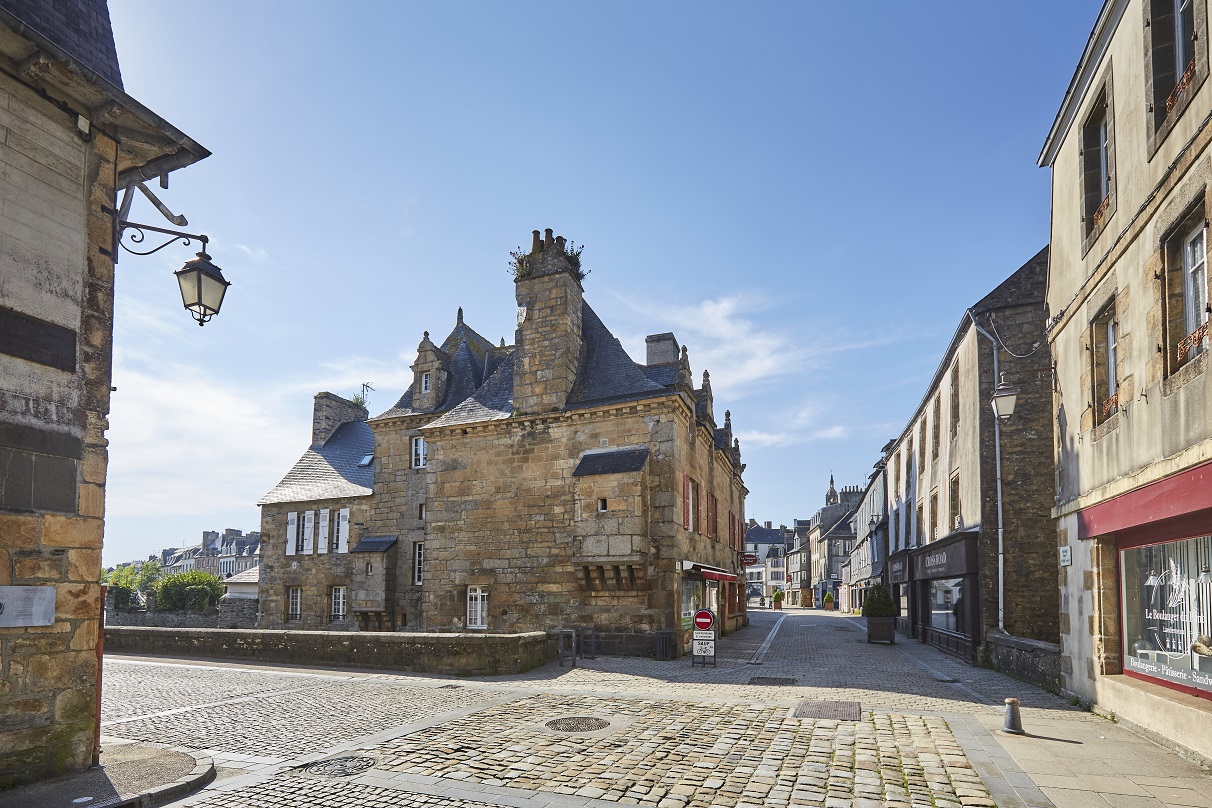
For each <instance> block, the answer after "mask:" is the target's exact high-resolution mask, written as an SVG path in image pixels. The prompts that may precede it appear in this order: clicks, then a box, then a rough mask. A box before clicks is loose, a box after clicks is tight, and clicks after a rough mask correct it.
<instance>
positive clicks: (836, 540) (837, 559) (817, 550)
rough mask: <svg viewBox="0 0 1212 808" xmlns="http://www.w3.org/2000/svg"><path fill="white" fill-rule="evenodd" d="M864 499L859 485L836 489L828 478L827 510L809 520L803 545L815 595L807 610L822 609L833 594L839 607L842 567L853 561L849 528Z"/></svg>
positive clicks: (852, 543) (824, 508) (819, 512)
mask: <svg viewBox="0 0 1212 808" xmlns="http://www.w3.org/2000/svg"><path fill="white" fill-rule="evenodd" d="M862 498H863V489H862V488H861V487H860V486H857V485H846V486H842V490H841V491H838V490H837V489H836V488H834V487H833V475H832V474H830V475H829V490H828V491H826V492H825V507H823V508H821V509H820V510H818V511H817V512H816V513H814V514H813V515H812V518H811V519H809V520H808V535H807V537H806V538H805V540H804V543H805V544H806V545H807V547H808V553H809V555H810V556H811V561H810V564H811V569H812V593H811V598H810V599H809V600H808V602H805V603H804V604H803V605H805V606H813V605H815V606H823V605H824V603H825V595H826V593H832V595H833V602H834V603H835V604H837V603H838V601H839V598H840V596H841V587H842V564H844V563H845V562H846V561H848V560H849V559H850V553H851V552H852V551H853V550H854V539H855V536H854V529H853V526H852V525H851V524H850V520H851V518H852V517H853V516H854V509H855V508H857V507H858V504H859V501H860V500H861V499H862Z"/></svg>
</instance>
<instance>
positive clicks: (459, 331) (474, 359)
mask: <svg viewBox="0 0 1212 808" xmlns="http://www.w3.org/2000/svg"><path fill="white" fill-rule="evenodd" d="M438 350H440V351H441V352H442V353H443V354H445V355H446V356H445V359H444V361H443V364H444V365H445V367H446V371H447V373H448V374H449V376H448V377H447V381H446V393H445V396H444V397H443V399H442V401H441V403H439V404H438V406H436V407H434V408H433V409H432V410H418V409H415V408H414V407H413V404H412V394H413V389H412V385H409V386H408V389H407V390H405V391H404V395H402V396H400V400H399V401H397V402H396V403H395V406H393V407H392V408H391V409H389V410H387V411H386V412H383V413H381V414H379V415H376V416H375V417H374V419H372V420H376V421H377V420H378V419H380V418H396V417H399V416H404V415H416V414H417V413H422V412H446V411H448V410H452V409H454V408H455V407H457V406H458V405H459V404H460V403H461V402H463V401H465V400H467V398H469V397H470V396H471V394H472V393H474V392H475V391H476V390H477V389H479V388H480V386H481V385H483V384H484V380H485V378H486V376H488V375H489V374H490V373H491V370H488V369H489V368H490V357H493V358H496V356H495V355H496V354H497V353H499V349H496V348H494V347H493V345H492V343H491V342H489V341H488V340H486V339H485V338H484V337H482V336H481V335H480V334H478V333H476V331H475V329H473V328H471V326H469V325H467V324H466V323H464V322H463V309H461V308H460V309H459V313H458V317H457V319H456V322H455V327H454V330H453V331H451V332H450V334H449V335H447V337H446V339H444V340H442V345H441V346H440V347H439V349H438ZM498 362H499V359H498ZM495 367H497V365H493V366H492V369H495ZM486 370H488V373H486V372H485V371H486Z"/></svg>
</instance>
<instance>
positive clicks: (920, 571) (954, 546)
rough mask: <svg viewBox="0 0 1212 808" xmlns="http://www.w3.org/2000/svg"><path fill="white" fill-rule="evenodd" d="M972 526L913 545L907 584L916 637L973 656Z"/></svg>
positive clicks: (974, 571)
mask: <svg viewBox="0 0 1212 808" xmlns="http://www.w3.org/2000/svg"><path fill="white" fill-rule="evenodd" d="M977 536H978V533H977V532H976V531H971V530H967V531H961V532H958V533H953V534H951V535H950V536H947V537H945V538H942V539H939V540H938V541H935V542H931V543H930V544H928V545H926V546H925V547H919V548H918V549H916V550H913V551H912V553H911V557H912V562H913V563H912V567H913V568H912V575H913V581H912V584H911V587H912V590H913V593H914V596H915V599H916V601H917V610H916V614H915V615H914V623H915V625H914V628H915V629H916V633H917V636H918V638H919V639H921V641H922V642H925V643H928V644H930V645H933V646H935V647H936V648H940V649H942V650H943V651H947V652H948V653H951V654H955V655H956V656H959V657H963V658H964V659H967V660H972V659H974V658H975V656H976V649H977V646H978V645H979V636H978V635H979V633H980V632H979V623H978V605H977V604H979V603H980V589H979V587H980V583H979V579H978V577H977V564H976V560H977V549H976V540H977Z"/></svg>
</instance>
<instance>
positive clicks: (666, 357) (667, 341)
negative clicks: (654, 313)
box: [644, 331, 681, 365]
mask: <svg viewBox="0 0 1212 808" xmlns="http://www.w3.org/2000/svg"><path fill="white" fill-rule="evenodd" d="M644 342H645V343H646V344H647V347H648V359H647V364H648V365H667V364H669V363H670V362H676V361H678V357H679V356H681V348H679V347H678V340H677V337H675V336H674V335H673V333H672V332H670V331H666V332H665V333H664V334H649V335H648V336H647V337H645V338H644Z"/></svg>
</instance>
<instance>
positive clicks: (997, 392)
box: [993, 373, 1018, 424]
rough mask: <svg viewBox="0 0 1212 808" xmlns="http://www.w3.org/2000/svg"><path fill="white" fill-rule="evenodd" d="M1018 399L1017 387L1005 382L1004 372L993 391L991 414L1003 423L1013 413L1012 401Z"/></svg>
mask: <svg viewBox="0 0 1212 808" xmlns="http://www.w3.org/2000/svg"><path fill="white" fill-rule="evenodd" d="M1017 399H1018V388H1017V387H1011V386H1010V385H1008V384H1006V374H1005V373H1003V374H1001V381H1000V382H999V383H998V385H997V388H996V389H994V391H993V414H994V415H996V416H997V420H998V421H1000V422H1002V423H1003V424H1004V423H1006V422H1007V421H1009V420H1010V416H1011V415H1014V402H1015V401H1016V400H1017Z"/></svg>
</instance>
